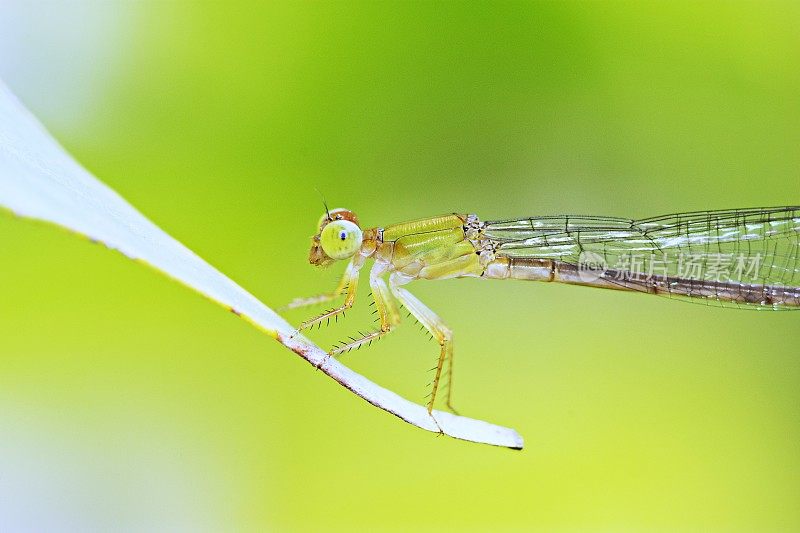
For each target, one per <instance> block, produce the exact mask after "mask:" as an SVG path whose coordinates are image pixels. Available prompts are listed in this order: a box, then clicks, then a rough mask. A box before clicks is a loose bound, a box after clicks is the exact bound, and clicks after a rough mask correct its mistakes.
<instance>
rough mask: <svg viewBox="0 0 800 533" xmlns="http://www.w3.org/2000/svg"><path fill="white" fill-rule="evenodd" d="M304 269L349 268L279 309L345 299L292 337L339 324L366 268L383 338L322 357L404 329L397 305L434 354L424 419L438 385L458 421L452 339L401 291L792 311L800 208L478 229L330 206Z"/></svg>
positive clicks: (470, 220)
mask: <svg viewBox="0 0 800 533" xmlns="http://www.w3.org/2000/svg"><path fill="white" fill-rule="evenodd" d="M308 260H309V262H310V263H311V264H312V265H315V266H318V267H325V266H329V265H331V264H334V263H336V262H338V261H348V264H347V268H346V269H345V272H344V276H343V277H342V278H341V281H340V282H339V284H338V286H337V287H336V288H335V289H334V290H333V291H331V292H329V293H325V294H321V295H318V296H312V297H309V298H296V299H295V300H293V301H292V302H290V303H289V304H288V305H287V306H286V308H290V309H291V308H298V307H305V306H308V305H312V304H318V303H321V302H328V301H333V300H335V299H337V298H339V297H341V296H344V300H343V301H342V303H341V304H340V305H338V306H335V307H333V308H331V309H327V310H326V311H324V312H322V313H320V314H318V315H316V316H314V317H312V318H310V319H308V320H306V321H304V322H302V323H301V324H300V326H299V327H298V331H301V330H305V329H309V328H312V327H314V326H317V327H319V326H321V325H322V323H323V322H324V323H326V324H329V323H330V321H331V319H334V320H335V321H338V318H339V316H342V317H344V315H345V313H346V311H347V310H348V309H350V308H351V307H352V306H353V304H354V302H355V298H356V290H357V288H358V281H359V277H360V273H361V270H362V268H363V267H364V265H365V264H366V263H367V260H372V267H371V268H370V271H369V286H370V288H371V290H372V299H373V302H374V306H375V311H374V312H375V313H376V314H377V315H378V317H377V321H378V322H379V327H378V328H377V329H375V330H372V331H367V332H365V333H359V334H357V335H356V336H352V337H349V340H347V341H345V342H342V343H339V344H337V345H336V346H334V347H333V348H332V349H331V350H330V351H329V352H328V353H329V356H337V355H340V354H343V353H346V352H349V351H351V350H353V349H357V348H361V347H363V346H365V345H371V344H372V342H373V341H376V340H378V339H380V338H381V337H383V336H384V335H386V334H388V333H389V332H391V331H393V330H394V329H395V328H396V327H397V326H398V324H399V323H400V313H399V307H398V304H399V305H401V306H403V307H405V309H406V310H407V311H408V312H409V315H413V317H414V318H416V319H417V321H419V323H420V324H422V326H423V327H424V328H425V329H426V330H427V331H428V332H429V333H430V335H431V336H432V337H433V338H434V339H435V340H436V341H437V342H438V343H439V345H440V353H439V358H438V361H437V364H436V366H435V367H434V369H435V371H436V373H435V376H434V378H433V381H432V383H431V392H430V394H429V396H428V398H429V399H428V402H427V409H428V413H431V411H432V410H433V406H434V402H435V401H436V398H437V393H438V392H439V388H440V385H441V384H442V382H443V379H446V391H445V394H446V402H445V403H446V405H447V407H448V408H449V409H450V410H451V411H453V412H454V413H455V412H456V410H455V409H454V408H453V404H452V382H453V381H452V372H453V332H452V330H451V329H450V328H449V327H448V326H447V325H446V323H445V322H444V321H443V320H442V319H441V318H440V317H439V316H438V315H437V314H436V313H435V312H434V311H433V310H432V309H431V308H429V307H428V306H427V305H425V304H424V303H423V302H422V301H420V300H419V299H418V298H417V297H415V296H414V295H413V294H411V293H410V292H409V291H408V289H407V288H406V285H407V284H408V283H410V282H412V281H415V280H441V279H450V278H469V277H473V278H484V279H513V280H526V281H542V282H558V283H567V284H573V285H583V286H590V287H600V288H605V289H614V290H619V291H630V292H640V293H645V294H651V295H658V296H662V297H668V298H674V299H679V300H685V301H689V302H695V303H702V304H706V305H714V306H722V307H735V308H740V309H755V310H773V311H783V310H796V309H800V206H785V207H768V208H751V209H729V210H715V211H695V212H686V213H676V214H669V215H663V216H657V217H651V218H643V219H639V220H635V219H628V218H619V217H607V216H580V215H550V216H532V217H524V218H514V219H507V220H496V221H483V220H481V219H480V218H479V217H478V216H477V215H475V214H460V213H451V214H445V215H440V216H434V217H430V218H422V219H419V220H413V221H410V222H400V223H397V224H391V225H387V226H383V227H372V228H362V227H361V224H360V222H359V220H358V217H357V216H356V214H355V213H354V212H352V211H350V210H348V209H343V208H340V209H333V210H329V209H328V208H327V205H326V206H325V213H324V214H323V215H322V217H321V218H320V220H319V223H318V224H317V233H316V234H315V235H314V236H313V237H312V240H311V250H310V252H309V257H308ZM387 280H388V283H387ZM445 367H446V370H445ZM434 369H432V370H434ZM443 376H444V378H443Z"/></svg>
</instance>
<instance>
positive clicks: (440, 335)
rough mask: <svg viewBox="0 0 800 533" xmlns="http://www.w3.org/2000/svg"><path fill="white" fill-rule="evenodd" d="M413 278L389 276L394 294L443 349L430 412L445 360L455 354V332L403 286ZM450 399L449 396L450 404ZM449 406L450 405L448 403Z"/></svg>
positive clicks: (435, 377)
mask: <svg viewBox="0 0 800 533" xmlns="http://www.w3.org/2000/svg"><path fill="white" fill-rule="evenodd" d="M411 279H412V278H409V277H408V276H404V275H402V274H397V273H395V274H392V275H391V276H390V277H389V287H390V288H391V291H392V294H394V296H395V297H396V298H397V299H398V300H400V303H402V304H403V305H404V306H405V307H406V309H408V310H409V311H410V312H411V314H412V315H414V317H415V318H416V319H417V320H419V321H420V323H421V324H422V325H423V326H425V328H426V329H427V330H428V331H429V332H430V333H431V335H433V337H434V338H435V339H436V340H437V341H438V342H439V346H441V351H440V352H439V361H438V363H437V365H436V367H435V368H436V375H435V376H434V378H433V384H432V385H433V388H432V390H431V397H430V399H429V400H428V413H431V411H433V404H434V402H435V401H436V393H437V392H438V390H439V382H440V380H441V378H442V369H443V368H444V365H445V362H446V361H447V360H448V359H450V360H451V361H452V355H453V332H452V331H450V328H448V327H447V325H445V323H444V321H442V319H441V318H439V316H438V315H437V314H436V313H434V312H433V311H432V310H431V309H430V308H429V307H428V306H426V305H425V304H424V303H422V302H421V301H420V300H419V299H418V298H417V297H416V296H414V295H413V294H411V293H410V292H408V291H407V290H406V289H404V288H403V287H401V285H404V284H406V283H408V282H409V281H411ZM449 403H450V400H449V398H448V404H449ZM448 406H449V405H448Z"/></svg>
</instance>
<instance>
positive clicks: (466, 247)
mask: <svg viewBox="0 0 800 533" xmlns="http://www.w3.org/2000/svg"><path fill="white" fill-rule="evenodd" d="M466 222H467V215H460V214H450V215H442V216H437V217H431V218H424V219H420V220H414V221H411V222H403V223H400V224H392V225H390V226H386V227H385V228H382V229H381V228H378V229H377V231H376V232H375V236H376V243H375V252H374V258H375V260H376V261H381V262H385V263H388V264H389V265H390V267H391V269H392V270H394V271H396V272H400V273H402V274H405V275H407V276H409V277H412V278H421V279H446V278H456V277H475V276H480V275H481V274H482V273H483V270H484V267H482V266H481V264H480V261H479V256H478V253H477V250H476V248H475V246H474V245H473V244H472V243H471V242H470V241H469V240H468V239H467V236H466V233H465V224H466ZM365 244H366V243H365ZM371 255H372V254H371Z"/></svg>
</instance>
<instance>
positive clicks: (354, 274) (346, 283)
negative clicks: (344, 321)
mask: <svg viewBox="0 0 800 533" xmlns="http://www.w3.org/2000/svg"><path fill="white" fill-rule="evenodd" d="M362 266H364V257H363V256H361V255H357V256H356V257H354V258H353V260H352V261H351V262H350V264H349V265H348V266H347V270H345V273H344V276H343V277H342V281H340V282H339V287H342V288H343V287H347V293H346V296H345V299H344V302H343V303H342V305H340V306H339V307H334V308H333V309H328V310H327V311H325V312H323V313H320V314H319V315H317V316H315V317H313V318H310V319H308V320H306V321H304V322H303V323H302V324H300V325H299V326H298V327H297V331H302V330H304V329H308V328H311V327H313V326H315V325H318V327H319V326H321V325H322V322H324V321H326V320H327V321H328V322H330V320H331V318H336V319H338V317H339V315H340V314H341V315H344V312H345V311H346V310H348V309H350V308H351V307H353V302H355V300H356V289H358V275H359V271H360V270H361V267H362Z"/></svg>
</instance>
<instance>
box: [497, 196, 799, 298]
mask: <svg viewBox="0 0 800 533" xmlns="http://www.w3.org/2000/svg"><path fill="white" fill-rule="evenodd" d="M484 235H485V236H486V237H487V238H489V239H490V240H492V241H493V242H495V243H496V255H498V256H508V257H514V258H538V259H553V260H555V261H560V262H564V263H566V264H569V265H577V266H580V265H582V264H584V263H586V262H587V260H588V261H590V262H591V263H592V264H594V265H595V266H596V265H601V266H600V267H599V268H600V270H602V271H603V272H600V274H601V275H602V276H603V277H605V278H606V279H608V280H609V281H612V282H614V280H615V282H616V283H618V284H620V285H621V286H622V288H626V289H631V290H641V291H642V292H659V294H666V295H668V296H669V295H673V296H677V295H680V296H689V297H700V296H702V298H703V299H704V301H705V302H706V303H713V302H715V301H716V302H720V303H724V302H725V301H729V302H730V301H733V302H734V305H746V306H755V307H770V308H784V307H785V308H787V309H788V308H789V307H786V306H787V305H789V306H792V308H796V307H794V306H797V305H798V304H800V302H794V301H788V300H786V299H785V297H784V298H783V299H782V298H781V297H780V295H782V294H794V295H797V294H798V293H799V292H798V291H800V289H798V287H800V206H789V207H772V208H755V209H736V210H724V211H698V212H691V213H677V214H671V215H664V216H659V217H652V218H645V219H640V220H633V219H625V218H618V217H599V216H575V215H558V216H541V217H527V218H521V219H516V220H501V221H493V222H487V223H486V225H485V228H484ZM657 280H661V281H660V283H656V281H657ZM687 282H688V283H689V284H690V285H692V284H693V285H695V286H698V287H700V286H702V287H703V290H702V291H699V290H698V291H697V294H691V293H690V294H687V293H686V291H685V290H684V288H685V286H686V285H687ZM656 284H657V285H658V287H659V288H660V290H659V291H653V287H654V286H656ZM670 287H674V290H672V291H671V290H670ZM709 287H712V288H713V287H719V289H718V290H709ZM737 287H738V288H739V291H740V292H742V293H743V292H744V291H745V289H746V291H747V292H748V295H752V293H753V291H754V288H756V289H758V288H759V287H761V288H763V289H764V293H765V295H766V296H765V297H764V298H762V299H760V300H759V299H756V300H754V301H747V302H744V303H743V302H741V301H738V302H736V301H735V300H736V298H731V291H734V292H736V290H737ZM679 288H680V290H678V289H679ZM787 288H788V289H790V290H789V292H786V291H784V290H783V289H787ZM770 291H773V292H774V291H777V292H774V294H775V295H777V296H778V297H776V298H772V297H770V296H769V294H767V293H769V292H770ZM755 292H757V290H756V291H755ZM794 298H795V299H797V297H796V296H795V297H794ZM748 299H749V300H753V298H752V297H751V296H748Z"/></svg>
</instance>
